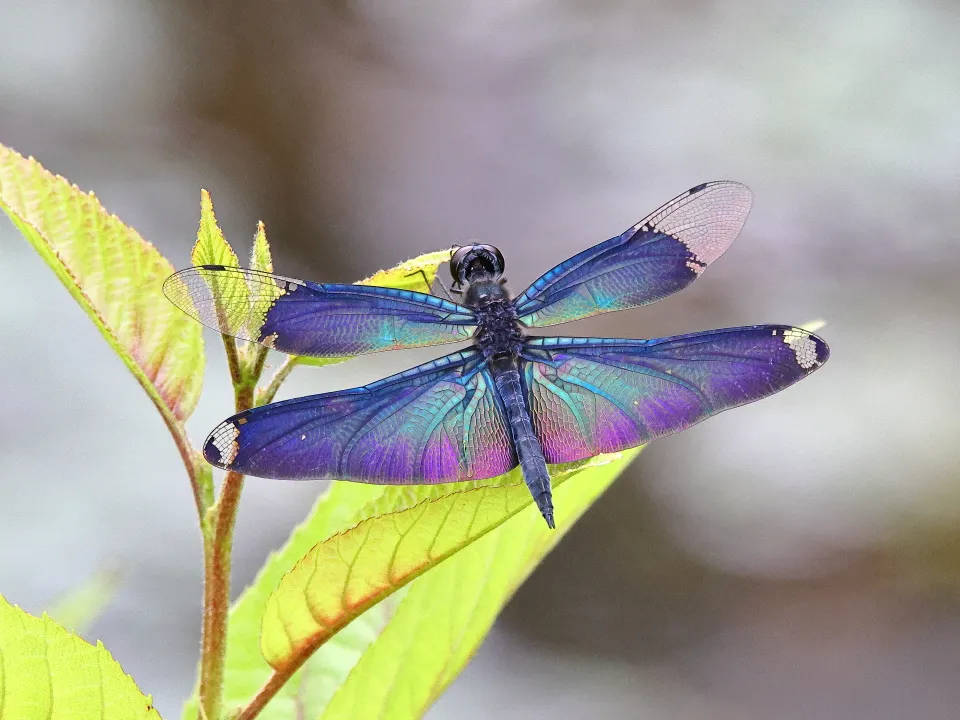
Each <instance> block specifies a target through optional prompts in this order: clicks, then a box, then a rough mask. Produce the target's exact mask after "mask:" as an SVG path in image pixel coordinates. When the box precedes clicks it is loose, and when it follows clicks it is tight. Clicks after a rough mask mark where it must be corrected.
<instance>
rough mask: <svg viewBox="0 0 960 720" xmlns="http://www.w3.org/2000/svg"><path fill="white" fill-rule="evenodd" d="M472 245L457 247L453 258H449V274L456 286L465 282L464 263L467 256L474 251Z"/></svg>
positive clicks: (465, 266) (465, 267)
mask: <svg viewBox="0 0 960 720" xmlns="http://www.w3.org/2000/svg"><path fill="white" fill-rule="evenodd" d="M474 247H475V246H474V245H464V246H463V247H459V248H457V249H456V251H455V252H454V253H453V256H452V257H451V258H450V274H451V275H452V276H453V281H454V282H455V283H457V284H458V285H463V284H464V283H466V282H467V278H466V277H465V273H466V269H467V264H466V263H465V262H464V260H466V258H467V255H468V254H469V253H470V252H471V251H472V250H473V249H474Z"/></svg>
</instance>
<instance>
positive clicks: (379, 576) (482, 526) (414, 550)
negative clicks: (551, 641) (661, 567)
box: [260, 456, 624, 673]
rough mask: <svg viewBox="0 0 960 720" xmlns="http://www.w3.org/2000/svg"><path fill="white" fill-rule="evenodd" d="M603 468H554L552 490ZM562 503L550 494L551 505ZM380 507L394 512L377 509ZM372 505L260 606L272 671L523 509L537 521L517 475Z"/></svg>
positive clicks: (295, 661)
mask: <svg viewBox="0 0 960 720" xmlns="http://www.w3.org/2000/svg"><path fill="white" fill-rule="evenodd" d="M611 462H615V463H617V464H622V463H623V462H624V461H623V460H621V459H620V458H619V456H610V457H598V458H593V459H592V460H591V461H588V462H586V463H577V464H574V465H572V466H569V467H566V468H563V469H560V468H557V469H555V470H554V472H553V473H552V475H553V483H554V486H555V487H557V488H560V487H562V486H563V485H565V484H566V483H567V482H568V481H569V478H571V477H573V476H575V475H578V474H580V473H581V472H585V473H587V474H589V472H590V469H591V468H595V467H597V466H605V465H607V464H609V463H611ZM611 479H612V477H611ZM594 483H596V481H594ZM564 495H565V494H564ZM562 497H563V496H560V495H558V500H557V506H558V507H559V506H560V499H561V498H562ZM384 501H387V502H393V503H395V504H396V506H397V507H395V508H383V507H382V506H383V504H384ZM377 503H378V505H380V506H381V508H379V510H380V511H379V512H377V513H376V514H373V515H372V517H369V518H367V519H366V520H364V521H363V522H361V523H360V524H359V525H357V526H356V527H353V528H350V529H348V530H346V531H344V532H342V533H340V534H338V535H334V536H332V537H330V538H328V539H327V540H324V541H323V542H321V543H319V544H317V545H316V546H315V547H314V548H313V549H311V550H310V552H309V553H307V554H306V555H305V556H304V558H303V559H302V560H301V561H300V562H299V563H297V565H296V567H295V568H294V569H293V570H292V571H291V572H290V573H288V574H287V575H286V576H285V577H284V578H283V580H282V581H281V583H280V586H279V587H278V588H277V590H276V592H275V593H274V594H273V596H272V597H271V598H270V600H269V602H268V603H267V607H266V610H265V612H264V618H263V631H262V636H261V639H260V647H261V650H262V652H263V655H264V657H265V658H266V660H267V662H268V663H270V665H271V666H272V667H273V668H274V669H276V670H278V671H279V672H280V673H288V672H290V669H291V668H297V667H299V666H300V665H301V664H302V663H303V662H304V660H305V659H306V658H307V657H309V655H310V654H311V653H312V652H313V651H315V650H316V649H317V648H318V647H320V645H322V644H323V643H324V642H326V641H327V640H328V639H329V638H330V637H332V636H333V635H334V634H335V633H337V632H338V631H339V630H340V629H341V628H343V627H344V626H346V625H347V624H348V623H350V622H351V621H352V620H353V619H354V618H356V617H358V616H359V615H360V614H361V613H363V612H364V611H365V610H367V609H368V608H369V607H371V606H373V605H374V604H376V603H377V602H379V601H380V600H382V599H383V598H385V597H387V596H388V595H390V594H391V593H393V592H394V591H396V590H397V589H398V588H400V587H403V586H404V585H406V584H407V583H408V582H410V581H411V580H413V579H414V578H415V577H417V576H418V575H421V574H422V573H424V572H426V571H427V570H429V569H430V568H433V567H435V566H436V565H438V564H440V563H441V562H442V561H443V560H445V559H446V558H448V557H450V556H452V555H453V554H454V553H456V552H458V551H460V550H463V549H464V548H465V547H467V546H468V545H470V544H471V543H473V542H475V541H476V540H478V539H479V538H481V537H483V536H484V535H486V534H487V533H489V532H490V531H492V530H494V529H496V528H498V527H500V526H501V525H502V524H503V523H505V522H506V521H507V520H509V519H510V518H512V517H513V516H515V515H517V514H518V513H520V511H521V510H523V509H524V508H529V510H528V512H527V513H526V514H527V515H531V516H534V517H539V514H538V512H537V510H536V508H535V507H533V506H532V499H531V497H530V493H529V491H528V490H527V487H526V485H524V483H523V481H522V478H521V477H520V474H519V470H515V471H514V472H512V473H510V474H508V475H505V476H502V477H500V478H494V479H493V480H492V481H490V480H487V481H477V482H472V483H455V484H448V485H437V486H433V487H408V488H400V489H393V488H391V489H390V490H388V491H386V492H385V493H384V494H383V495H382V496H381V499H380V500H378V501H377ZM582 509H583V508H580V510H582ZM565 512H567V513H569V512H570V509H569V508H568V509H567V510H566V511H565ZM540 522H543V521H542V519H541V521H540ZM544 531H547V528H546V525H544ZM555 535H556V533H548V534H547V535H546V536H545V537H550V536H555ZM516 552H520V553H525V552H527V549H526V548H525V547H518V548H516Z"/></svg>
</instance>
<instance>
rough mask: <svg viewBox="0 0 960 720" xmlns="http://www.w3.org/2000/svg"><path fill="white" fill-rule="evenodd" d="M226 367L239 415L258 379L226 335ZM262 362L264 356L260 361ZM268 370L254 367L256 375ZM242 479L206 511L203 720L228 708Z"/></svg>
mask: <svg viewBox="0 0 960 720" xmlns="http://www.w3.org/2000/svg"><path fill="white" fill-rule="evenodd" d="M223 344H224V348H225V349H226V352H227V364H228V365H229V367H230V379H231V380H232V381H233V391H234V396H235V405H236V410H237V412H242V411H244V410H249V409H250V408H251V407H252V406H253V400H254V397H253V396H254V388H255V387H256V381H257V377H246V376H245V373H244V369H243V367H242V366H241V363H240V357H239V353H238V351H237V343H236V341H235V340H234V339H233V338H230V337H226V336H224V338H223ZM258 360H259V358H258ZM262 369H263V364H262V361H260V362H256V363H255V364H254V369H253V372H254V373H259V371H261V370H262ZM242 491H243V475H242V474H240V473H237V472H233V471H230V472H228V473H227V474H226V477H225V478H224V480H223V486H222V487H221V489H220V497H219V498H217V501H216V502H215V503H214V504H213V505H212V506H211V507H210V509H209V510H208V511H207V513H206V515H205V517H204V518H203V521H202V523H201V525H202V531H203V558H204V563H203V566H204V582H203V639H202V641H201V657H200V711H199V714H198V717H200V718H207V719H209V720H220V717H221V710H222V706H223V673H224V663H225V660H226V656H227V617H228V614H229V612H230V564H231V563H230V561H231V554H232V552H233V530H234V527H235V526H236V520H237V510H238V509H239V507H240V494H241V492H242Z"/></svg>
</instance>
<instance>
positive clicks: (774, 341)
mask: <svg viewBox="0 0 960 720" xmlns="http://www.w3.org/2000/svg"><path fill="white" fill-rule="evenodd" d="M829 354H830V351H829V349H828V347H827V344H826V343H825V342H824V341H823V340H821V339H820V338H819V337H817V336H816V335H813V334H811V333H809V332H806V331H805V330H800V329H799V328H794V327H790V326H788V325H756V326H753V327H741V328H727V329H724V330H711V331H708V332H702V333H694V334H692V335H679V336H676V337H669V338H660V339H654V340H606V339H594V338H538V339H536V340H531V341H529V342H527V344H526V346H525V349H524V353H523V358H524V382H525V385H526V388H527V392H528V395H529V398H530V413H531V416H532V418H533V427H534V430H535V431H536V433H537V436H538V437H539V438H540V443H541V445H542V446H543V451H544V456H545V457H546V459H547V462H549V463H560V462H571V461H573V460H580V459H582V458H586V457H591V456H593V455H597V454H599V453H605V452H617V451H619V450H624V449H626V448H630V447H635V446H637V445H642V444H644V443H646V442H649V441H650V440H654V439H656V438H658V437H662V436H664V435H669V434H670V433H674V432H679V431H680V430H684V429H686V428H688V427H690V426H691V425H694V424H696V423H698V422H700V421H701V420H705V419H706V418H708V417H710V416H712V415H716V414H717V413H718V412H721V411H722V410H726V409H728V408H732V407H736V406H738V405H743V404H745V403H748V402H752V401H754V400H759V399H760V398H762V397H766V396H767V395H772V394H773V393H775V392H778V391H779V390H782V389H783V388H785V387H787V386H788V385H792V384H793V383H795V382H797V381H798V380H800V379H801V378H803V377H806V376H807V375H809V374H810V373H812V372H813V371H814V370H816V369H817V368H818V367H820V366H821V365H823V363H825V362H826V361H827V358H828V357H829Z"/></svg>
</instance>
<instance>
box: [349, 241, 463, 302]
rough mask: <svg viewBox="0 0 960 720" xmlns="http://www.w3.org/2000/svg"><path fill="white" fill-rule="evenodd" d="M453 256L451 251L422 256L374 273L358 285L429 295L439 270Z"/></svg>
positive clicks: (438, 251) (440, 251)
mask: <svg viewBox="0 0 960 720" xmlns="http://www.w3.org/2000/svg"><path fill="white" fill-rule="evenodd" d="M451 254H452V251H451V250H437V251H436V252H432V253H427V254H425V255H420V256H419V257H415V258H413V259H412V260H407V261H406V262H405V263H401V264H400V265H397V266H396V267H394V268H390V269H389V270H381V271H380V272H377V273H374V274H373V275H371V276H370V277H368V278H367V279H365V280H361V281H360V282H359V283H357V284H358V285H381V286H383V287H392V288H398V289H400V290H413V291H414V292H422V293H429V292H430V291H431V288H432V287H433V281H434V279H435V278H436V277H437V270H438V269H439V267H440V265H441V264H443V263H445V262H447V261H448V260H450V255H451Z"/></svg>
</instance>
